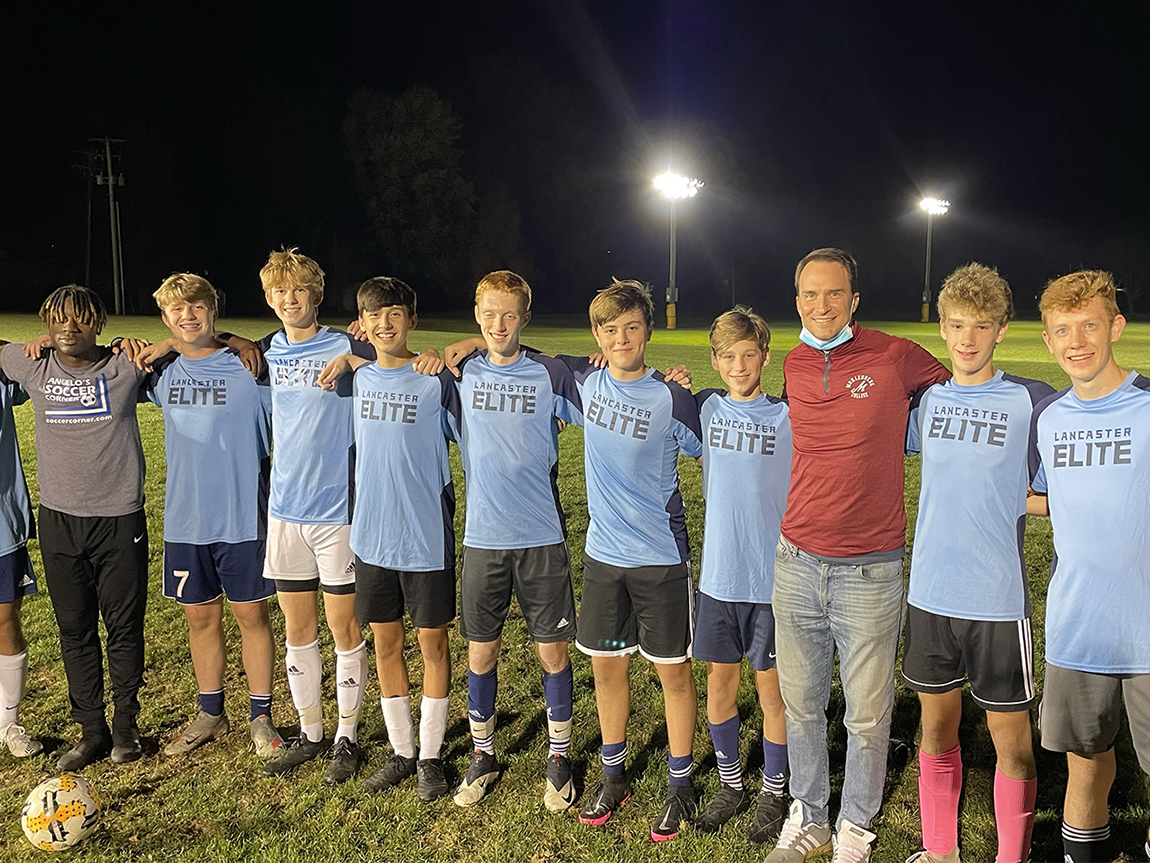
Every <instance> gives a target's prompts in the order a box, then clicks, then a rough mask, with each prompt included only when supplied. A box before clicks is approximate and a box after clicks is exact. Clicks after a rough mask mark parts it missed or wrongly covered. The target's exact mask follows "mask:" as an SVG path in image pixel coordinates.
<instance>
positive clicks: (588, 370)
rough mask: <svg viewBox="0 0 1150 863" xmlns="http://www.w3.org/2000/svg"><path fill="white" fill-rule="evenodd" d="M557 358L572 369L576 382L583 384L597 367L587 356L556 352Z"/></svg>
mask: <svg viewBox="0 0 1150 863" xmlns="http://www.w3.org/2000/svg"><path fill="white" fill-rule="evenodd" d="M555 359H557V360H559V361H560V362H562V363H564V364H565V365H566V366H567V368H569V369H571V374H572V375H573V376H574V377H575V383H577V384H580V385H582V384H583V382H584V381H586V380H587V378H588V377H590V376H591V374H592V373H593V372H595V371H597V369H596V368H595V366H594V365H593V364H592V363H591V360H589V359H588V358H587V357H575V356H571V355H570V354H556V355H555Z"/></svg>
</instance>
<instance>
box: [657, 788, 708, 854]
mask: <svg viewBox="0 0 1150 863" xmlns="http://www.w3.org/2000/svg"><path fill="white" fill-rule="evenodd" d="M697 807H698V804H697V803H696V801H695V789H694V788H692V787H691V786H690V785H672V786H671V787H670V788H668V789H667V797H666V799H665V800H664V801H663V808H662V809H660V810H659V814H658V815H657V816H655V821H654V823H652V824H651V839H652V840H654V841H655V842H666V841H667V840H668V839H674V838H675V837H676V836H678V835H679V831H680V830H682V829H683V824H684V823H686V824H690V823H691V821H692V819H694V817H695V810H696V808H697Z"/></svg>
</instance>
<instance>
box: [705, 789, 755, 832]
mask: <svg viewBox="0 0 1150 863" xmlns="http://www.w3.org/2000/svg"><path fill="white" fill-rule="evenodd" d="M750 808H751V792H750V791H748V790H747V789H746V788H732V787H731V786H730V785H723V786H720V788H719V793H718V794H716V795H715V799H714V800H712V801H711V802H710V803H708V804H707V807H706V808H705V809H704V810H703V811H702V812H701V813H700V814H699V817H698V818H696V819H695V829H696V830H698V831H700V832H702V833H718V832H719V828H720V827H722V826H723V825H724V824H726V823H727V822H728V821H730V820H731V819H732V818H734V817H735V816H736V815H739V814H741V813H743V812H746V811H747V810H748V809H750Z"/></svg>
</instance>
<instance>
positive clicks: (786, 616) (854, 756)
mask: <svg viewBox="0 0 1150 863" xmlns="http://www.w3.org/2000/svg"><path fill="white" fill-rule="evenodd" d="M771 602H772V607H773V608H774V612H775V647H776V650H777V652H778V667H779V688H780V689H781V690H782V695H783V701H784V703H785V704H786V707H787V755H788V757H789V759H790V769H791V782H790V790H791V796H792V797H794V798H795V799H796V800H798V801H800V802H801V803H802V805H803V823H804V824H809V823H818V824H826V823H829V821H830V818H829V809H828V805H827V804H828V801H829V799H830V766H829V763H828V761H829V759H828V755H827V714H826V710H827V704H828V703H829V701H830V694H831V670H832V667H833V663H834V653H835V648H838V652H839V676H840V678H841V679H842V685H843V695H844V696H845V697H846V716H845V717H844V720H843V724H845V725H846V729H847V760H846V775H845V777H844V779H843V793H842V806H841V807H840V810H839V819H838V823H839V824H840V825H841V824H842V822H843V821H844V820H849V821H850V822H851V823H853V824H857V825H859V826H860V827H869V826H870V823H871V819H872V818H874V816H875V815H876V814H878V810H879V807H880V806H881V805H882V789H883V782H884V780H885V779H886V764H887V746H888V744H889V741H890V717H891V711H892V709H893V708H894V663H895V657H896V655H897V653H898V637H899V631H900V629H901V624H902V610H903V577H902V561H901V560H898V561H892V562H890V563H874V564H866V565H864V566H851V565H849V564H836V563H826V562H824V561H821V560H819V559H818V558H816V557H814V556H812V555H810V554H807V553H806V552H805V551H801V550H799V549H798V548H796V547H795V546H794V545H792V544H791V543H789V542H787V540H785V539H781V538H780V540H779V545H778V547H777V548H776V549H775V590H774V596H773V598H772V601H771Z"/></svg>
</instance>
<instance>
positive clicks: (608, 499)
mask: <svg viewBox="0 0 1150 863" xmlns="http://www.w3.org/2000/svg"><path fill="white" fill-rule="evenodd" d="M560 359H562V360H564V361H565V362H567V363H568V364H569V365H570V366H571V368H572V370H573V371H574V372H575V380H576V381H577V382H578V383H579V392H580V394H581V395H582V396H583V405H584V417H585V419H584V424H583V427H584V431H583V451H584V465H585V473H586V478H587V508H588V510H589V512H590V515H591V524H590V526H589V527H588V528H587V545H586V551H587V554H588V555H589V556H590V557H592V558H594V559H595V560H597V561H600V562H601V563H607V564H611V565H612V566H622V567H629V568H633V567H639V566H673V565H675V564H678V563H686V562H688V561H689V560H690V559H691V558H690V550H689V548H688V546H687V511H686V507H685V506H684V504H683V497H682V495H680V494H679V467H678V458H679V453H680V452H682V453H683V454H684V455H687V456H690V457H691V458H697V457H699V456H700V455H702V453H703V444H702V441H701V434H702V433H701V431H700V429H699V408H698V406H697V405H696V404H695V398H694V396H692V395H691V393H690V392H689V391H688V390H686V389H685V388H683V387H681V386H679V385H678V384H676V383H671V382H669V381H666V380H664V379H663V375H662V374H660V373H659V372H657V371H655V370H654V369H650V370H648V371H647V373H646V374H645V375H643V377H641V378H639V379H638V380H634V381H617V380H615V379H614V378H613V377H611V375H610V372H609V371H608V370H607V369H596V368H595V367H594V366H592V365H591V364H590V362H588V360H587V358H586V357H560Z"/></svg>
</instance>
